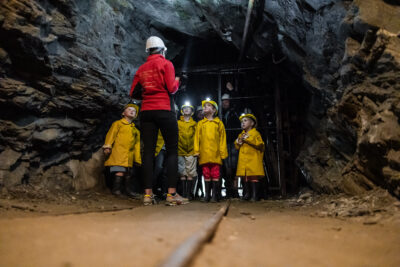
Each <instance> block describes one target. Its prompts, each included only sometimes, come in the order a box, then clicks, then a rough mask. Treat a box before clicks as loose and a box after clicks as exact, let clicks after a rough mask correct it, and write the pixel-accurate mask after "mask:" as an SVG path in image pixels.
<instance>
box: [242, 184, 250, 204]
mask: <svg viewBox="0 0 400 267" xmlns="http://www.w3.org/2000/svg"><path fill="white" fill-rule="evenodd" d="M249 199H250V182H245V183H243V200H249Z"/></svg>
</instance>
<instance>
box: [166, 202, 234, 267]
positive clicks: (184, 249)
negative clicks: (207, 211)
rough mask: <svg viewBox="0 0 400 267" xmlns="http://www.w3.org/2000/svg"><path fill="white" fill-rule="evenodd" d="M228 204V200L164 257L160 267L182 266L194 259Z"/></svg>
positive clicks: (215, 229)
mask: <svg viewBox="0 0 400 267" xmlns="http://www.w3.org/2000/svg"><path fill="white" fill-rule="evenodd" d="M229 206H230V201H229V200H228V201H227V202H226V203H224V205H223V206H222V207H221V208H220V209H219V210H218V212H217V213H216V214H214V215H213V216H212V217H211V218H210V219H208V220H207V221H206V223H205V224H204V225H203V227H202V228H201V229H200V230H198V231H197V232H195V233H194V234H193V235H191V236H190V237H188V238H187V239H186V240H184V241H183V242H182V243H181V244H180V245H179V247H177V248H176V249H175V250H174V251H173V252H172V253H171V254H170V255H169V256H168V258H167V259H165V260H164V261H163V262H162V263H161V264H160V265H159V266H160V267H184V266H189V264H190V263H191V262H192V261H193V260H194V258H195V257H196V254H197V253H198V251H199V249H200V248H202V247H203V246H204V245H205V244H206V243H207V242H209V241H211V239H212V237H213V236H214V234H215V232H216V231H217V229H218V225H219V223H220V222H221V220H222V218H223V217H224V216H226V215H227V213H228V210H229Z"/></svg>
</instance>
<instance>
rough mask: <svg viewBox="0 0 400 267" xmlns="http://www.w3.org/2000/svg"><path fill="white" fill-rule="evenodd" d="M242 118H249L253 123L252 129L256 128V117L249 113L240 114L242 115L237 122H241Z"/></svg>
mask: <svg viewBox="0 0 400 267" xmlns="http://www.w3.org/2000/svg"><path fill="white" fill-rule="evenodd" d="M243 118H250V119H252V120H253V121H254V127H256V126H257V118H256V116H254V115H253V114H250V113H247V114H242V115H241V116H240V117H239V120H240V121H241V120H242V119H243Z"/></svg>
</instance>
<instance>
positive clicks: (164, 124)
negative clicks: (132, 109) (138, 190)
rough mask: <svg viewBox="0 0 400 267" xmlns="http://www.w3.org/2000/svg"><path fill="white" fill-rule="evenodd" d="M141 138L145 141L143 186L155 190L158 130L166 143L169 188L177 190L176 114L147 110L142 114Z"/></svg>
mask: <svg viewBox="0 0 400 267" xmlns="http://www.w3.org/2000/svg"><path fill="white" fill-rule="evenodd" d="M140 127H141V134H140V136H141V138H142V140H143V145H144V148H143V150H144V152H143V180H144V181H143V184H144V188H145V189H151V188H153V169H154V163H153V162H154V154H155V150H156V144H157V135H158V130H159V129H160V130H161V134H162V136H163V138H164V141H165V149H166V157H165V166H166V168H167V179H168V188H176V183H177V177H178V122H177V119H176V114H175V113H174V112H172V111H167V110H146V111H142V112H141V113H140Z"/></svg>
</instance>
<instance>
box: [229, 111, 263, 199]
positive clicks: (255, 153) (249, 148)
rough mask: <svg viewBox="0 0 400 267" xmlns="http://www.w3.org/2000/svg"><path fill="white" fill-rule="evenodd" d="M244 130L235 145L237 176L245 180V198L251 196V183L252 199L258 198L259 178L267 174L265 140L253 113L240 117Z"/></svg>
mask: <svg viewBox="0 0 400 267" xmlns="http://www.w3.org/2000/svg"><path fill="white" fill-rule="evenodd" d="M239 120H240V122H241V126H242V129H243V131H242V132H241V133H240V134H239V136H238V138H237V139H236V140H235V147H236V149H238V150H239V160H238V165H237V170H236V176H240V177H242V178H243V180H244V191H245V192H244V193H245V195H244V197H243V198H244V199H245V200H249V198H250V183H251V188H252V190H251V191H252V196H251V200H252V201H257V200H258V185H259V181H258V180H259V179H260V178H263V177H264V176H265V172H264V165H263V156H264V141H263V140H262V138H261V134H260V133H259V132H258V131H257V130H256V128H255V127H256V126H257V119H256V117H255V116H254V115H253V114H243V115H242V116H240V118H239Z"/></svg>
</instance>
